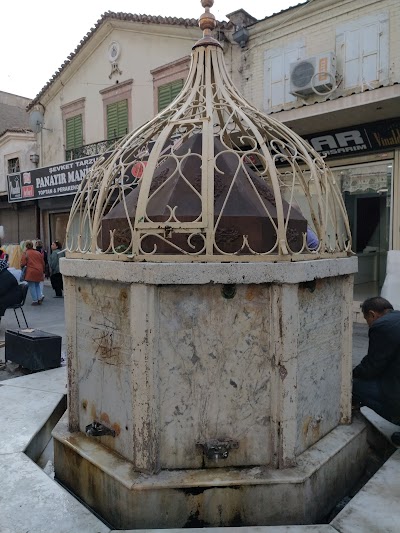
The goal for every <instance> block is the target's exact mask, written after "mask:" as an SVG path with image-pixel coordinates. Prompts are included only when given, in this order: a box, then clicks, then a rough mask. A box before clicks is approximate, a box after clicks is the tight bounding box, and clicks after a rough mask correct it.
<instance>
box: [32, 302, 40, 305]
mask: <svg viewBox="0 0 400 533" xmlns="http://www.w3.org/2000/svg"><path fill="white" fill-rule="evenodd" d="M31 305H40V304H39V302H32V303H31Z"/></svg>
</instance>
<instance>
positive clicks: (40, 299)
mask: <svg viewBox="0 0 400 533" xmlns="http://www.w3.org/2000/svg"><path fill="white" fill-rule="evenodd" d="M43 300H44V296H41V297H40V298H39V300H38V302H39V303H40V304H41V303H42V302H43Z"/></svg>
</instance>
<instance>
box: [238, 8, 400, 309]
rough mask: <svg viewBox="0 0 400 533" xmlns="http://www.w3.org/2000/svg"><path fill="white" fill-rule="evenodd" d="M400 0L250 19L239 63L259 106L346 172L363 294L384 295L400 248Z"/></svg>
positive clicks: (245, 86)
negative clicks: (390, 260)
mask: <svg viewBox="0 0 400 533" xmlns="http://www.w3.org/2000/svg"><path fill="white" fill-rule="evenodd" d="M399 24H400V3H399V2H398V1H397V0H378V1H377V0H318V2H311V1H309V2H305V3H303V4H300V5H298V6H295V7H293V8H290V9H288V10H285V11H282V12H280V13H278V14H276V15H273V16H271V17H268V18H266V19H264V20H262V21H258V22H257V23H255V24H252V25H249V26H247V27H246V28H245V30H246V33H247V41H246V43H245V45H244V46H243V47H242V48H241V53H240V55H239V56H236V61H237V63H236V64H235V66H234V68H235V69H236V70H240V71H241V72H242V80H241V83H242V87H241V89H242V91H243V93H244V94H245V95H246V97H247V98H248V99H249V100H250V101H252V103H253V104H254V105H255V106H256V107H258V108H259V109H263V110H264V112H266V113H269V114H272V115H273V116H275V117H276V118H277V119H278V120H280V121H282V122H284V123H285V124H286V125H287V126H289V127H291V128H292V129H293V130H295V131H296V132H297V133H299V134H300V135H302V136H303V137H305V138H306V139H307V140H308V141H309V142H310V143H311V144H312V146H313V147H314V148H315V149H316V150H317V151H318V152H320V153H323V154H325V155H326V160H327V162H328V163H329V165H330V167H331V168H333V171H334V173H335V175H336V177H337V180H338V182H339V184H340V187H341V191H342V194H343V196H344V199H345V203H346V207H347V212H348V215H349V219H350V225H351V229H352V235H353V250H354V251H355V252H356V254H357V256H358V259H359V272H358V274H357V275H356V280H355V282H356V287H355V298H356V299H358V300H361V299H362V298H363V297H364V296H366V295H371V294H377V293H378V291H379V289H380V287H381V286H382V283H383V281H384V278H385V269H386V256H387V251H388V250H390V249H399V248H400V227H399V226H400V202H399V200H400V194H399V192H400V191H399V188H400V84H399V82H400V34H399V31H398V28H399Z"/></svg>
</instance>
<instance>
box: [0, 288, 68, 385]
mask: <svg viewBox="0 0 400 533" xmlns="http://www.w3.org/2000/svg"><path fill="white" fill-rule="evenodd" d="M54 294H55V293H54V291H53V289H52V288H51V285H50V282H49V281H47V280H46V281H45V285H44V300H43V303H42V305H40V306H39V305H38V306H32V305H31V303H32V299H31V297H30V294H29V292H28V296H27V298H26V301H25V305H24V313H25V316H26V320H27V322H28V326H29V328H34V329H40V330H42V331H46V332H47V333H53V334H54V335H60V336H61V337H62V347H61V352H62V357H63V358H64V359H65V316H64V298H54ZM17 314H18V318H19V321H20V324H21V329H24V328H25V327H26V326H25V321H24V319H23V316H22V313H21V310H20V309H17ZM8 329H18V323H17V320H16V318H15V315H14V311H13V310H12V309H8V310H7V311H6V313H5V315H4V317H2V318H1V322H0V346H1V344H3V343H4V338H5V333H6V331H7V330H8ZM4 352H5V348H4V347H2V348H0V381H4V380H5V379H10V378H16V377H19V376H23V375H25V374H27V372H28V371H27V370H25V369H22V368H19V365H17V364H14V363H12V362H8V363H7V364H6V365H4V364H3V363H4V360H5V353H4Z"/></svg>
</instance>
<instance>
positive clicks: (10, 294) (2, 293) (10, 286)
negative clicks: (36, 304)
mask: <svg viewBox="0 0 400 533" xmlns="http://www.w3.org/2000/svg"><path fill="white" fill-rule="evenodd" d="M7 267H8V263H7V261H6V260H5V259H0V320H1V317H2V316H4V313H5V311H6V309H7V307H11V306H12V305H15V304H17V303H19V302H20V301H21V298H22V292H21V289H20V287H19V285H18V281H17V280H16V279H15V277H14V276H13V275H12V274H11V272H9V271H8V270H7Z"/></svg>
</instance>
